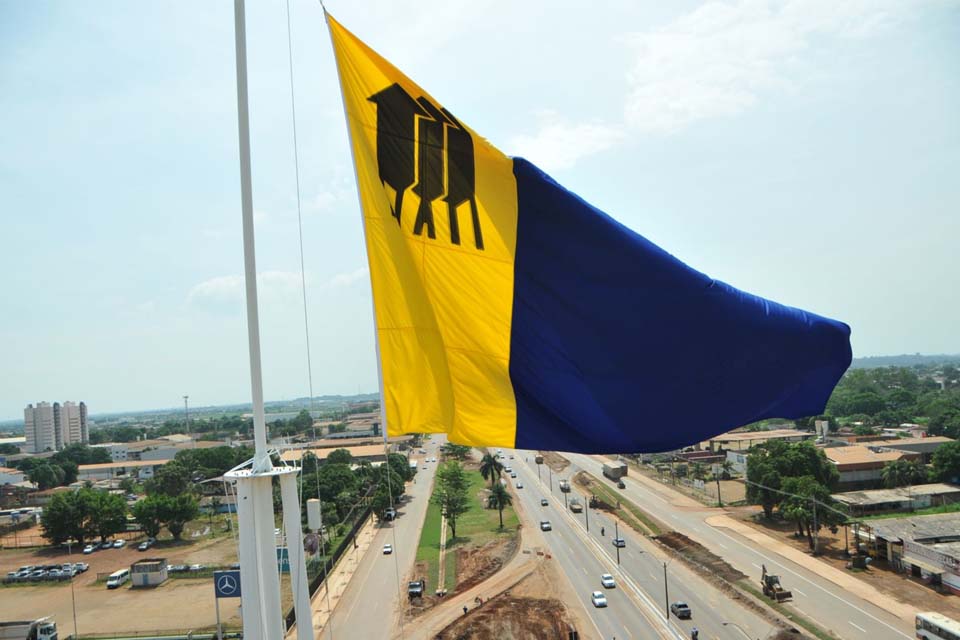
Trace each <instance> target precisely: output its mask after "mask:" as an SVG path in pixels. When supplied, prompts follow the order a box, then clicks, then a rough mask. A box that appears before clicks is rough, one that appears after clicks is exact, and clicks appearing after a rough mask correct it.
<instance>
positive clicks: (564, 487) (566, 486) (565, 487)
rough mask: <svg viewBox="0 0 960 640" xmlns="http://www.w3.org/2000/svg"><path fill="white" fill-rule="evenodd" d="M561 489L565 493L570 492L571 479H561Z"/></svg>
mask: <svg viewBox="0 0 960 640" xmlns="http://www.w3.org/2000/svg"><path fill="white" fill-rule="evenodd" d="M560 491H562V492H563V493H570V481H569V480H561V481H560Z"/></svg>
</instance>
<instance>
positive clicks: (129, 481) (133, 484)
mask: <svg viewBox="0 0 960 640" xmlns="http://www.w3.org/2000/svg"><path fill="white" fill-rule="evenodd" d="M120 488H121V489H122V490H123V491H124V492H126V493H133V492H135V491H136V490H137V481H136V480H135V479H133V478H130V477H127V478H124V479H123V480H121V481H120Z"/></svg>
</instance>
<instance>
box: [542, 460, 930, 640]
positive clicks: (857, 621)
mask: <svg viewBox="0 0 960 640" xmlns="http://www.w3.org/2000/svg"><path fill="white" fill-rule="evenodd" d="M531 455H532V454H531ZM562 455H563V456H564V457H565V458H567V459H568V460H570V461H571V463H572V464H571V467H570V468H568V470H567V472H565V474H564V475H566V476H571V475H573V474H574V473H575V472H576V471H577V470H579V469H583V470H586V471H588V472H590V473H591V474H593V475H595V476H596V477H598V478H603V475H602V462H601V461H600V458H599V457H593V456H585V455H579V454H568V453H564V454H562ZM555 479H556V478H555ZM624 480H625V484H626V489H625V490H621V493H623V494H624V495H626V496H627V497H628V498H629V499H630V500H631V501H633V502H634V503H636V504H637V505H639V506H640V507H642V508H643V509H646V510H647V511H649V512H650V513H652V514H654V515H655V516H656V517H657V518H659V519H660V520H662V521H663V522H665V523H667V524H669V525H670V526H672V527H673V528H674V529H676V530H677V531H680V532H682V533H684V534H686V535H687V536H689V537H690V538H691V539H693V540H696V541H697V542H699V543H700V544H702V545H704V546H705V547H707V548H708V549H709V550H710V551H712V552H713V553H715V554H717V555H718V556H721V557H722V558H724V559H725V560H726V561H727V562H729V563H730V564H731V565H732V566H734V567H735V568H737V569H739V570H740V571H742V572H743V573H744V574H746V575H748V576H751V577H753V578H755V579H756V582H757V586H758V587H759V580H760V571H761V565H763V564H766V566H767V569H768V570H769V571H770V572H771V573H777V574H780V576H781V580H782V582H783V584H784V587H786V588H787V589H789V590H791V591H792V592H793V596H794V598H793V601H792V602H790V603H788V605H787V606H789V607H792V608H794V609H796V610H797V611H798V612H799V613H801V614H803V615H804V616H806V617H807V618H809V619H811V620H814V621H816V622H817V623H818V624H820V625H821V626H823V627H825V628H827V629H829V630H831V631H833V632H834V633H835V634H836V635H838V636H839V637H841V638H844V639H850V640H867V639H873V638H890V639H896V638H913V637H914V633H913V625H912V624H911V623H909V622H905V621H903V620H902V619H900V618H899V617H897V616H894V615H893V614H891V613H888V612H887V611H885V610H883V609H881V608H880V607H878V606H875V605H874V604H873V603H871V602H869V601H866V600H864V599H862V598H859V597H858V596H856V595H854V594H851V593H849V592H848V591H846V590H844V589H842V588H841V587H839V586H837V585H836V584H834V583H833V582H830V581H829V580H826V579H824V578H822V577H821V576H820V575H818V574H816V573H814V572H812V571H810V570H808V569H807V568H805V567H803V566H801V565H799V564H796V563H794V562H792V561H790V560H787V559H786V558H783V557H782V556H779V555H776V554H774V553H772V552H770V551H768V550H767V549H764V548H758V546H757V545H756V544H755V543H752V542H751V541H749V540H747V539H746V538H743V537H741V536H739V535H738V534H737V533H735V532H733V531H730V530H727V529H724V528H721V527H713V526H711V525H710V524H708V523H707V522H706V521H705V519H706V518H708V517H710V516H714V515H718V514H719V513H722V512H721V511H720V510H718V509H711V508H708V507H704V508H702V509H688V508H684V509H677V508H674V507H672V505H671V502H670V499H671V496H670V494H669V493H667V491H659V490H657V489H654V488H651V487H649V486H648V485H647V484H645V483H642V482H640V481H638V480H636V479H634V478H631V477H627V478H625V479H624Z"/></svg>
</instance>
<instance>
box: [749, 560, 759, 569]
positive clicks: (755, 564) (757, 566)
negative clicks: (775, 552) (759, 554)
mask: <svg viewBox="0 0 960 640" xmlns="http://www.w3.org/2000/svg"><path fill="white" fill-rule="evenodd" d="M750 564H752V565H753V566H755V567H756V568H757V569H759V568H760V565H758V564H757V563H756V562H751V563H750Z"/></svg>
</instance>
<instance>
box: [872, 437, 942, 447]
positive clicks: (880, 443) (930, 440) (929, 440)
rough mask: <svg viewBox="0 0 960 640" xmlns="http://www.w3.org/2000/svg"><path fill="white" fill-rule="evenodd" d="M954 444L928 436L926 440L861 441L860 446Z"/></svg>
mask: <svg viewBox="0 0 960 640" xmlns="http://www.w3.org/2000/svg"><path fill="white" fill-rule="evenodd" d="M950 442H953V438H948V437H946V436H928V437H926V438H884V439H879V440H861V441H860V442H859V444H862V445H866V446H868V447H895V446H897V445H908V444H947V443H950Z"/></svg>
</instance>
